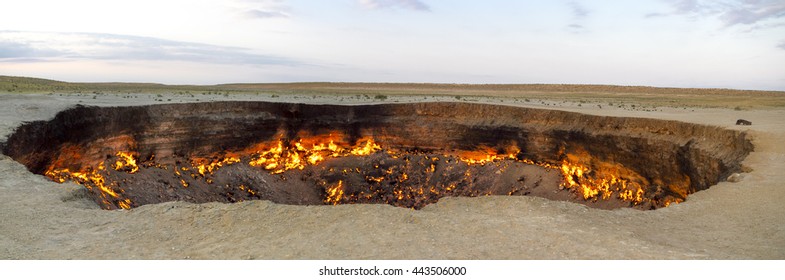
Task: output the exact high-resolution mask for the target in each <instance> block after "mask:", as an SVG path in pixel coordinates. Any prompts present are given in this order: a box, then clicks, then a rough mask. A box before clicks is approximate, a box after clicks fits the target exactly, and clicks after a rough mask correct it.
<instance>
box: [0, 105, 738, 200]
mask: <svg viewBox="0 0 785 280" xmlns="http://www.w3.org/2000/svg"><path fill="white" fill-rule="evenodd" d="M752 150H753V146H752V144H751V142H750V140H749V137H748V135H747V134H746V133H745V132H740V131H734V130H728V129H723V128H719V127H712V126H705V125H697V124H690V123H683V122H676V121H664V120H653V119H642V118H618V117H604V116H593V115H585V114H579V113H571V112H564V111H553V110H543V109H531V108H520V107H509V106H501V105H488V104H470V103H411V104H381V105H354V106H339V105H309V104H292V103H270V102H212V103H187V104H164V105H150V106H134V107H86V106H77V107H75V108H71V109H68V110H65V111H62V112H60V113H58V114H57V115H56V116H55V118H54V119H52V120H49V121H35V122H30V123H26V124H23V125H21V126H20V127H18V128H17V129H16V130H15V132H14V133H13V134H12V135H10V136H9V137H8V139H7V140H6V142H4V143H2V151H3V153H4V154H6V155H8V156H10V157H11V158H13V159H14V160H16V161H18V162H20V163H22V164H24V165H25V166H26V167H27V169H28V170H29V171H31V172H33V173H35V174H40V175H44V176H46V177H48V178H50V179H52V180H53V181H56V182H60V183H64V182H68V181H71V182H75V183H77V184H80V185H83V186H84V187H85V188H86V189H87V190H88V191H89V193H90V195H91V197H92V198H93V199H94V200H95V201H96V203H98V204H99V205H100V206H101V207H102V208H104V209H119V208H124V209H128V208H133V207H138V206H141V205H145V204H152V203H160V202H165V201H173V200H181V201H189V202H193V203H203V202H216V201H217V202H238V201H244V200H252V199H264V200H270V201H272V202H276V203H284V204H296V205H335V204H354V203H386V204H390V205H394V206H399V207H407V208H413V209H419V208H422V207H423V206H425V205H427V204H430V203H434V202H436V201H438V200H439V199H440V198H442V197H445V196H482V195H531V196H538V197H544V198H548V199H553V200H564V201H572V202H576V203H581V204H585V205H588V206H590V207H596V208H603V209H613V208H621V207H632V208H636V209H641V210H649V209H656V208H660V207H667V206H668V205H670V204H673V203H679V202H682V201H684V200H686V199H687V197H688V195H689V194H691V193H694V192H696V191H700V190H704V189H707V188H709V187H710V186H712V185H715V184H717V183H718V182H720V181H722V180H723V179H724V178H726V177H727V176H728V175H730V174H732V173H734V172H740V170H741V162H742V160H743V159H744V158H745V157H746V156H747V155H748V154H749V153H750V152H751V151H752Z"/></svg>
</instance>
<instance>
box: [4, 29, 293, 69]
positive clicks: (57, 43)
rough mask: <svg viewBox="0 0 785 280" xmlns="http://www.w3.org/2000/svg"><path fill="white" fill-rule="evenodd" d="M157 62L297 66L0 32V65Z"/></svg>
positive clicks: (117, 38)
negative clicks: (92, 60)
mask: <svg viewBox="0 0 785 280" xmlns="http://www.w3.org/2000/svg"><path fill="white" fill-rule="evenodd" d="M41 59H46V60H81V59H94V60H126V61H134V60H147V61H149V60H153V61H155V60H160V61H189V62H203V63H213V64H249V65H270V64H276V65H297V64H299V63H298V62H296V61H294V60H290V59H286V58H282V57H276V56H267V55H260V54H254V53H252V52H251V51H250V50H248V49H244V48H236V47H226V46H216V45H209V44H200V43H190V42H181V41H171V40H165V39H159V38H153V37H140V36H128V35H118V34H104V33H58V32H22V31H0V61H10V60H14V61H36V60H41Z"/></svg>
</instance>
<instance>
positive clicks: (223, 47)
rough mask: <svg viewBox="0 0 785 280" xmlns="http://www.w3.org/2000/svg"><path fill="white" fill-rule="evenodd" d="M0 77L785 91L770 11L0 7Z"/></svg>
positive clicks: (782, 5) (622, 6)
mask: <svg viewBox="0 0 785 280" xmlns="http://www.w3.org/2000/svg"><path fill="white" fill-rule="evenodd" d="M0 75H13V76H33V77H41V78H49V79H57V80H66V81H89V82H108V81H122V82H160V83H168V84H215V83H235V82H298V81H334V82H438V83H578V84H618V85H647V86H664V87H716V88H738V89H773V90H785V1H776V0H735V1H732V0H720V1H705V0H641V1H613V0H596V1H566V0H565V1H559V0H550V1H547V0H542V1H503V0H489V1H465V0H329V1H328V0H323V1H302V0H190V1H189V0H170V1H166V0H134V1H130V0H118V1H98V0H70V1H59V0H3V3H2V8H0Z"/></svg>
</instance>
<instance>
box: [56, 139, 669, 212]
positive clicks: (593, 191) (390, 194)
mask: <svg viewBox="0 0 785 280" xmlns="http://www.w3.org/2000/svg"><path fill="white" fill-rule="evenodd" d="M336 142H337V143H336ZM347 144H348V143H345V142H340V141H336V140H332V139H329V138H327V139H325V138H318V137H315V138H313V139H309V138H299V139H297V140H294V141H288V142H287V141H284V140H276V141H272V142H265V143H261V144H259V145H257V146H255V148H253V150H251V151H243V152H238V153H227V154H224V155H222V156H220V157H213V158H197V157H193V158H191V159H190V162H191V166H190V167H189V166H178V165H175V166H172V167H171V169H172V171H173V172H174V173H175V175H176V176H178V179H179V181H180V184H181V185H182V186H183V187H184V188H188V187H189V186H190V185H191V184H190V183H189V181H186V179H188V178H187V176H186V177H183V174H182V172H186V171H190V177H192V178H191V179H188V180H191V181H190V182H193V181H192V179H193V180H196V179H204V180H205V181H206V182H207V183H208V184H211V183H212V180H211V179H210V175H211V174H213V172H215V171H216V170H218V169H220V168H221V167H224V166H228V165H232V164H237V163H241V162H245V163H247V164H248V165H249V166H252V167H257V168H261V169H263V170H266V171H268V172H270V173H272V174H280V173H283V172H286V171H288V170H302V169H304V168H306V167H307V166H310V165H317V164H319V163H321V162H323V161H325V160H326V159H328V158H337V157H346V156H368V155H371V154H374V153H377V152H381V151H382V150H383V149H382V147H381V146H380V145H379V144H377V143H376V142H375V141H374V140H373V138H370V137H367V138H362V139H359V140H357V141H356V142H355V143H354V145H351V146H350V145H347ZM386 152H387V153H388V154H389V155H390V156H391V157H392V158H395V159H397V158H400V157H402V156H406V155H407V152H401V151H391V150H386ZM448 156H450V157H451V158H453V159H457V160H460V161H463V162H465V163H466V164H468V165H485V164H489V163H498V162H502V161H517V162H522V163H525V164H531V165H537V166H541V167H544V168H547V169H548V170H558V171H559V172H560V173H561V175H562V176H563V178H564V180H563V184H562V187H563V188H566V189H570V190H572V191H573V192H574V193H576V195H578V196H579V197H582V198H583V199H584V200H587V201H596V200H600V199H602V200H608V199H619V200H622V201H627V202H630V203H631V204H633V205H637V204H640V203H642V202H645V201H647V200H650V198H648V197H647V194H646V187H645V185H644V184H641V182H640V181H636V180H633V179H630V178H625V177H624V176H623V175H621V174H619V172H615V170H610V169H608V170H604V169H602V168H598V167H597V166H592V165H587V164H581V163H579V162H580V161H579V160H574V159H575V156H573V157H567V158H568V160H563V161H561V162H559V163H554V162H535V161H532V160H529V159H525V158H523V157H522V156H521V153H520V150H519V149H518V148H517V147H511V148H507V149H504V150H497V149H492V148H478V149H476V150H475V151H461V152H457V154H452V155H448ZM153 159H154V157H153V156H151V157H150V158H149V159H148V160H146V161H145V162H141V163H139V161H138V153H135V152H130V151H119V152H117V153H115V154H114V157H113V159H112V160H106V161H105V162H106V163H107V164H105V163H104V162H101V163H100V164H99V165H98V166H96V167H95V168H93V167H85V168H80V169H79V170H78V171H72V170H70V169H69V168H65V167H63V166H67V165H60V163H59V162H58V164H53V165H52V166H50V167H49V169H48V170H47V171H46V172H45V175H46V176H48V177H49V178H51V179H52V180H54V181H56V182H60V183H62V182H65V181H67V180H71V181H74V182H76V183H78V184H81V185H83V186H85V187H86V188H88V189H89V190H91V191H93V190H97V191H93V192H94V193H98V194H99V196H100V199H101V201H102V203H104V204H105V205H107V206H111V205H113V206H115V207H116V208H123V209H129V208H131V207H132V206H133V203H132V201H131V200H130V199H129V198H127V197H124V195H123V190H122V189H121V188H119V187H118V186H117V184H116V182H109V183H107V175H108V174H109V170H106V168H105V165H110V164H111V167H112V169H113V170H114V171H116V172H124V173H128V174H134V173H137V172H139V170H140V166H139V164H141V165H142V166H143V167H144V168H153V167H157V168H161V169H166V170H168V169H169V167H167V166H166V165H161V164H158V163H155V162H154V160H153ZM429 160H432V161H437V160H439V159H438V158H429ZM407 164H408V159H407ZM422 164H423V165H422V167H423V170H424V171H423V172H425V173H426V175H428V174H433V173H434V172H435V164H434V163H433V162H432V163H430V164H427V163H422ZM375 168H376V169H379V167H378V166H376V167H375ZM342 172H344V173H347V172H358V173H362V174H363V176H364V178H365V179H366V183H367V184H368V186H367V187H368V189H367V190H364V191H360V192H354V193H351V192H348V191H347V190H346V188H347V183H346V182H344V181H340V180H339V181H337V183H334V184H331V185H323V186H322V187H323V190H324V195H323V198H324V199H323V202H324V203H325V204H333V205H334V204H341V203H356V202H362V201H372V200H374V199H379V198H380V197H382V196H383V197H384V199H383V201H388V202H390V201H392V203H391V204H395V203H394V202H396V201H397V202H399V201H405V200H417V201H422V200H432V199H438V197H441V196H444V195H449V194H452V193H454V192H455V191H457V190H456V189H460V188H458V186H459V185H460V186H465V185H467V183H466V182H470V181H471V179H472V174H471V172H470V171H469V170H467V171H466V173H465V174H464V175H465V176H464V177H465V178H463V179H461V180H457V181H450V182H448V183H446V184H445V185H440V186H426V185H423V184H421V182H414V184H415V185H414V187H401V185H404V184H399V185H397V186H396V187H394V188H392V189H391V190H389V189H386V190H383V189H380V188H378V187H376V186H379V185H380V183H381V182H382V181H384V180H388V181H395V182H396V183H402V182H406V181H407V180H408V179H409V178H408V177H409V175H407V174H406V173H395V174H397V175H393V172H392V171H391V170H379V171H374V172H366V171H362V172H361V170H359V169H357V170H343V171H342ZM428 176H430V175H428ZM417 184H419V185H417ZM241 187H242V188H241V189H242V190H244V191H247V192H248V193H252V194H254V195H255V191H254V190H253V188H250V187H246V186H241ZM514 192H515V191H511V192H510V194H513V193H514ZM462 195H469V196H474V195H480V194H475V193H466V194H463V193H462ZM680 201H681V200H679V199H674V198H668V200H667V201H665V202H664V204H665V206H667V205H668V204H671V203H678V202H680ZM108 208H112V207H108Z"/></svg>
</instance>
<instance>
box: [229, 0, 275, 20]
mask: <svg viewBox="0 0 785 280" xmlns="http://www.w3.org/2000/svg"><path fill="white" fill-rule="evenodd" d="M228 5H230V6H232V7H233V8H234V9H235V10H236V11H237V12H238V13H239V14H241V15H242V16H243V17H245V18H250V19H268V18H288V17H289V14H290V13H289V10H290V8H289V6H287V5H285V4H284V1H283V0H234V1H233V2H230V3H229V4H228Z"/></svg>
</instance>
